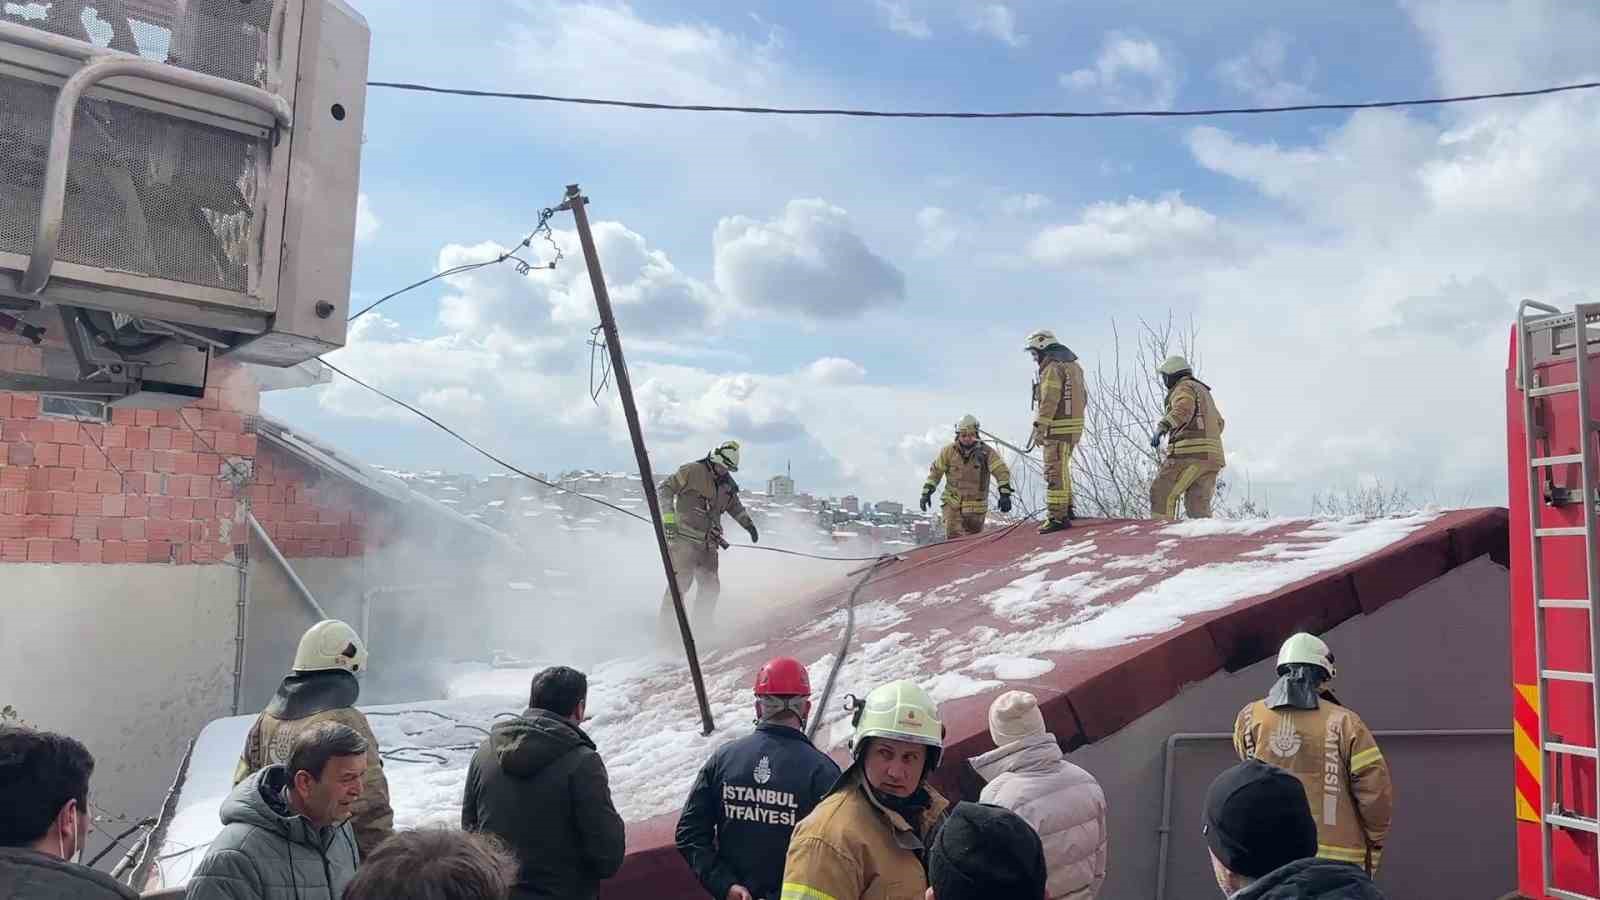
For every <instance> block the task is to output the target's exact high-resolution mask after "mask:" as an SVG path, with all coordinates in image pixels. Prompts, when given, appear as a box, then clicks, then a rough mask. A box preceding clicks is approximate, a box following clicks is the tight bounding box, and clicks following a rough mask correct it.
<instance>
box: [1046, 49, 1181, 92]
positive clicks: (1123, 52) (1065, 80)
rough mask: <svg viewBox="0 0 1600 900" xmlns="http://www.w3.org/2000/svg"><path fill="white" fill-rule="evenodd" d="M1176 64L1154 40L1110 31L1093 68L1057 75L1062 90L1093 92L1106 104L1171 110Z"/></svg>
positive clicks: (1177, 72)
mask: <svg viewBox="0 0 1600 900" xmlns="http://www.w3.org/2000/svg"><path fill="white" fill-rule="evenodd" d="M1179 78H1180V76H1179V71H1178V64H1177V62H1175V61H1174V60H1173V59H1172V57H1171V55H1170V54H1169V53H1168V52H1167V51H1165V50H1163V49H1162V48H1161V45H1159V44H1157V43H1156V42H1155V41H1154V40H1151V39H1150V38H1146V37H1140V36H1137V35H1133V34H1127V33H1124V32H1120V31H1112V32H1109V33H1108V34H1106V36H1105V40H1104V41H1103V42H1102V44H1101V46H1100V55H1099V56H1097V57H1096V58H1095V61H1094V65H1093V66H1090V67H1087V68H1082V69H1075V70H1073V71H1071V72H1069V73H1066V74H1064V75H1062V76H1061V79H1060V80H1061V84H1062V86H1063V87H1067V88H1070V89H1072V90H1075V91H1082V92H1087V93H1094V94H1096V95H1097V96H1099V97H1100V98H1101V99H1102V100H1103V101H1104V102H1105V103H1106V104H1108V105H1111V106H1120V107H1128V108H1141V107H1150V108H1153V109H1171V108H1172V101H1173V100H1175V99H1177V96H1178V82H1179Z"/></svg>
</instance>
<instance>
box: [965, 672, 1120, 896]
mask: <svg viewBox="0 0 1600 900" xmlns="http://www.w3.org/2000/svg"><path fill="white" fill-rule="evenodd" d="M989 736H990V737H992V738H994V742H995V745H996V746H995V749H993V750H991V751H989V752H988V753H985V754H982V755H980V756H975V757H973V758H972V759H971V760H969V763H970V764H971V766H972V767H973V769H975V770H976V771H977V773H978V776H979V777H980V778H982V779H983V780H984V781H985V782H987V783H986V784H985V785H984V788H983V794H982V796H981V797H980V798H979V799H980V800H981V802H983V803H993V804H995V805H996V806H1003V807H1005V808H1006V809H1009V810H1011V811H1012V812H1014V813H1016V814H1017V815H1018V816H1021V817H1022V818H1023V819H1025V820H1026V821H1027V823H1028V824H1029V825H1032V826H1033V828H1034V830H1035V831H1037V832H1039V839H1040V840H1041V841H1042V842H1043V843H1044V858H1045V865H1046V867H1047V868H1048V869H1049V878H1048V880H1047V881H1046V882H1045V896H1046V897H1048V898H1049V900H1062V898H1068V900H1093V898H1094V897H1095V896H1096V895H1097V894H1099V893H1100V887H1101V885H1102V884H1104V883H1105V880H1106V858H1107V853H1106V843H1107V841H1106V839H1107V828H1106V797H1105V793H1104V792H1103V791H1102V790H1101V789H1100V783H1099V782H1097V781H1095V779H1094V776H1093V775H1090V774H1089V773H1088V772H1086V771H1084V770H1083V769H1081V768H1079V767H1078V766H1075V765H1073V764H1072V763H1070V762H1068V761H1067V760H1066V758H1065V757H1064V756H1063V755H1062V753H1061V748H1060V746H1058V745H1057V744H1056V739H1055V736H1054V735H1052V734H1050V733H1048V732H1046V731H1045V727H1044V717H1043V716H1042V715H1041V714H1040V713H1039V701H1038V700H1037V699H1036V698H1035V697H1034V696H1033V695H1032V694H1030V693H1028V692H1026V691H1007V692H1006V693H1004V694H1001V695H1000V696H999V697H996V698H995V701H994V703H993V704H991V705H990V706H989Z"/></svg>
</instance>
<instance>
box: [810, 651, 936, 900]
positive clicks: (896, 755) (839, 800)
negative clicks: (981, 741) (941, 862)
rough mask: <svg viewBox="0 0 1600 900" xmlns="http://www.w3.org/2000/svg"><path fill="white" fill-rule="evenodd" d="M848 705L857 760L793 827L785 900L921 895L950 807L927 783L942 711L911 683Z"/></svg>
mask: <svg viewBox="0 0 1600 900" xmlns="http://www.w3.org/2000/svg"><path fill="white" fill-rule="evenodd" d="M852 706H853V709H854V723H853V724H854V726H855V733H854V735H853V736H852V737H851V739H850V749H851V752H852V753H853V754H854V756H855V761H854V762H853V763H851V765H850V768H848V769H846V770H845V772H844V774H843V775H841V776H839V780H838V781H837V782H836V783H835V784H834V786H833V789H832V790H831V791H830V792H829V793H828V796H827V798H826V799H825V800H823V801H822V802H821V803H819V804H817V808H816V809H815V810H814V811H813V812H812V813H811V815H809V816H806V817H805V818H804V819H803V820H801V822H800V824H799V826H797V827H796V828H795V830H794V837H793V838H792V839H791V840H790V841H789V855H788V858H787V859H786V860H785V861H784V866H783V893H782V895H781V897H782V900H823V898H828V900H862V898H867V897H871V898H874V900H923V897H924V895H925V894H926V892H927V890H928V879H927V870H926V868H925V864H926V860H927V848H928V847H929V845H930V844H931V843H932V838H933V835H934V833H935V832H936V831H938V827H939V825H940V823H941V822H942V821H943V819H944V815H945V811H946V810H947V809H948V808H949V806H950V804H949V802H948V801H946V800H945V799H944V797H941V796H940V795H939V792H938V791H935V790H934V789H933V788H932V787H930V786H929V785H928V775H929V774H931V773H932V772H933V770H934V769H936V768H938V766H939V757H940V754H941V753H943V747H944V726H943V725H942V724H941V723H940V721H939V708H938V706H937V705H936V704H935V703H934V702H933V698H932V697H929V696H928V693H927V691H924V690H923V689H922V688H920V687H918V686H917V684H916V682H912V681H891V682H889V683H888V684H885V685H882V686H880V687H878V688H875V689H874V690H873V691H872V693H870V694H868V695H867V697H866V700H864V701H857V702H855V703H854V704H852Z"/></svg>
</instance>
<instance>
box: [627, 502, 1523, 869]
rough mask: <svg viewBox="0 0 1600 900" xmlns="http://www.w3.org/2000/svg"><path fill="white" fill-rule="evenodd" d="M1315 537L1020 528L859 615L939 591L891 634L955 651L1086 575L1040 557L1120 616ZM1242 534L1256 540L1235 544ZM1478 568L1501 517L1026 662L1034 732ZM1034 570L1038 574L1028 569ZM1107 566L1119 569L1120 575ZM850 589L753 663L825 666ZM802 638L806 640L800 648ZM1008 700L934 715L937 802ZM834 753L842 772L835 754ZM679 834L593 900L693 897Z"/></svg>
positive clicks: (1492, 546)
mask: <svg viewBox="0 0 1600 900" xmlns="http://www.w3.org/2000/svg"><path fill="white" fill-rule="evenodd" d="M1310 524H1311V523H1308V522H1305V521H1299V522H1286V521H1285V522H1274V523H1267V524H1263V525H1260V526H1238V527H1235V526H1230V525H1220V526H1218V530H1219V531H1223V532H1227V531H1228V529H1232V532H1231V533H1217V534H1198V535H1194V536H1183V537H1180V538H1177V539H1176V540H1175V539H1174V537H1173V533H1172V532H1170V531H1168V532H1166V533H1163V531H1164V530H1165V529H1166V528H1167V527H1168V523H1163V522H1129V521H1122V520H1106V521H1092V522H1091V521H1080V522H1079V523H1077V525H1076V526H1075V527H1074V528H1073V529H1072V530H1071V531H1070V532H1067V533H1066V534H1065V535H1061V534H1056V535H1048V536H1040V535H1038V534H1036V533H1034V530H1033V528H1032V527H1030V526H1028V525H1024V526H1023V527H1021V528H1016V529H1012V530H999V531H993V532H987V533H985V534H983V535H979V536H976V537H974V538H970V539H966V540H963V541H958V542H949V543H945V544H937V545H932V546H929V547H923V548H919V549H917V550H914V551H910V552H907V553H904V554H902V555H901V556H900V557H899V558H898V559H897V560H896V561H894V562H892V563H890V564H888V565H886V566H884V567H883V568H882V569H881V570H880V571H878V572H876V573H874V574H873V575H872V577H871V580H870V581H869V582H868V583H867V585H866V587H865V588H863V590H862V592H861V595H860V597H859V599H858V601H857V603H858V607H860V606H861V605H864V604H868V603H871V602H873V601H885V602H894V601H896V600H901V601H904V600H905V596H906V595H907V594H911V593H916V592H922V593H924V594H926V593H929V592H935V591H938V592H940V593H941V595H944V596H945V597H946V598H947V599H948V598H949V596H950V595H952V594H953V595H954V599H953V602H940V603H936V604H930V605H926V606H921V605H915V604H913V607H912V609H913V611H912V614H911V615H910V617H909V618H906V619H904V620H902V621H898V622H896V623H894V624H893V625H892V626H890V627H891V628H892V630H893V631H896V632H909V633H911V634H912V635H915V636H917V637H918V638H920V639H927V638H928V637H929V636H930V634H929V633H930V632H933V631H934V630H935V629H947V630H949V632H951V635H952V640H954V639H955V638H956V637H957V636H960V635H963V634H968V633H971V632H972V629H974V628H975V627H980V626H987V627H989V628H994V629H996V631H998V632H999V633H1000V634H1001V635H1012V634H1018V635H1021V634H1022V633H1023V632H1026V631H1027V630H1028V629H1029V628H1030V627H1031V624H1032V623H1024V622H1021V621H1017V620H1007V619H1002V618H999V617H997V615H996V614H995V612H994V608H993V607H994V605H993V604H992V603H986V602H984V600H983V599H982V598H985V597H986V596H989V597H992V596H993V592H995V591H998V590H1001V589H1003V588H1005V587H1006V586H1008V585H1013V584H1016V583H1017V581H1018V577H1019V575H1023V574H1026V573H1027V572H1028V571H1043V572H1045V573H1046V574H1045V576H1044V580H1046V581H1051V580H1058V579H1062V578H1066V577H1068V576H1069V575H1070V574H1071V573H1072V572H1073V571H1074V570H1075V567H1078V568H1077V570H1078V571H1081V570H1082V569H1081V566H1082V561H1081V560H1077V559H1073V558H1066V557H1065V556H1064V555H1063V554H1059V553H1057V554H1053V557H1062V558H1060V559H1053V557H1052V556H1045V557H1043V559H1045V560H1049V561H1048V562H1046V563H1044V564H1040V562H1039V560H1040V559H1041V555H1042V554H1045V553H1050V552H1051V551H1056V550H1059V549H1060V548H1062V547H1063V546H1068V545H1069V542H1070V545H1080V546H1081V545H1085V544H1090V543H1092V544H1093V547H1094V550H1095V553H1096V554H1097V558H1099V559H1101V560H1102V561H1104V560H1112V561H1113V562H1112V565H1113V566H1120V568H1121V569H1123V570H1126V571H1129V572H1130V573H1131V574H1130V576H1129V578H1127V579H1125V580H1126V582H1127V583H1126V584H1122V585H1120V586H1119V587H1117V588H1116V589H1114V590H1108V591H1106V592H1105V593H1103V594H1101V595H1098V596H1096V597H1094V598H1093V599H1092V600H1091V601H1089V602H1088V603H1087V604H1086V605H1087V606H1089V607H1092V608H1094V609H1095V610H1097V611H1104V610H1108V609H1115V608H1117V607H1119V606H1125V605H1130V604H1129V601H1130V600H1132V601H1133V603H1134V604H1138V603H1140V602H1143V601H1141V600H1136V599H1135V598H1138V597H1145V598H1148V597H1149V594H1147V593H1145V594H1141V592H1145V591H1147V589H1149V588H1151V587H1152V586H1153V585H1156V584H1158V583H1160V582H1162V581H1163V580H1165V579H1167V578H1170V577H1172V576H1173V575H1176V574H1178V573H1180V572H1183V571H1186V570H1190V569H1195V568H1198V567H1201V566H1206V565H1208V564H1222V567H1219V568H1217V569H1215V570H1213V571H1215V572H1217V573H1219V574H1220V576H1221V577H1222V578H1223V579H1224V580H1225V579H1226V577H1227V575H1228V572H1229V571H1230V570H1229V569H1227V568H1226V567H1225V566H1226V564H1230V563H1238V564H1241V566H1242V565H1244V564H1245V563H1248V562H1249V561H1251V560H1263V559H1273V558H1286V559H1292V558H1293V554H1294V551H1295V548H1296V547H1298V546H1305V544H1304V543H1303V542H1304V540H1305V538H1304V535H1305V534H1306V529H1307V528H1308V526H1309V525H1310ZM1204 527H1205V526H1201V528H1202V529H1203V528H1204ZM1245 531H1252V532H1253V533H1242V532H1245ZM1297 541H1300V542H1301V543H1298V544H1297V543H1296V542H1297ZM1273 554H1278V555H1277V556H1274V555H1273ZM1484 554H1488V555H1490V556H1491V557H1492V558H1493V559H1494V560H1495V561H1497V562H1499V563H1501V564H1502V565H1505V564H1506V563H1507V561H1508V560H1507V556H1508V534H1507V514H1506V511H1505V510H1503V509H1482V510H1463V511H1457V512H1450V513H1444V514H1441V515H1439V516H1437V517H1435V518H1433V519H1432V520H1431V521H1427V522H1425V523H1422V524H1420V525H1419V526H1418V527H1417V528H1416V530H1415V531H1413V532H1412V533H1410V534H1409V535H1407V536H1405V537H1402V538H1400V539H1398V540H1396V541H1394V542H1393V543H1389V544H1388V545H1387V546H1383V547H1382V548H1381V549H1377V550H1375V551H1373V552H1371V553H1368V554H1366V555H1363V556H1360V557H1359V558H1356V559H1354V560H1353V561H1351V562H1348V563H1344V564H1340V565H1337V566H1333V567H1330V568H1327V569H1326V570H1324V571H1320V572H1317V573H1315V574H1314V575H1312V576H1310V577H1306V578H1302V579H1300V580H1297V581H1294V582H1293V583H1287V584H1283V585H1281V586H1278V587H1275V588H1272V589H1269V590H1266V591H1262V592H1258V593H1256V594H1255V595H1253V596H1251V595H1249V593H1248V591H1246V592H1244V593H1240V594H1239V595H1238V596H1237V598H1236V599H1233V600H1231V601H1230V602H1228V603H1226V605H1223V606H1220V607H1218V608H1213V609H1210V610H1209V611H1205V612H1199V613H1195V614H1192V615H1183V616H1181V617H1180V618H1181V621H1179V622H1178V623H1177V624H1175V625H1174V626H1173V627H1170V628H1167V629H1165V630H1160V631H1158V632H1156V633H1152V634H1147V635H1141V636H1137V637H1133V638H1131V639H1129V640H1126V641H1124V642H1120V643H1113V644H1112V645H1110V646H1099V647H1087V648H1073V649H1063V650H1044V651H1039V650H1038V649H1037V648H1035V649H1034V651H1033V652H1026V651H1024V655H1027V656H1031V657H1036V658H1042V659H1048V660H1049V661H1050V662H1051V663H1053V664H1054V668H1053V669H1052V670H1051V671H1049V672H1047V673H1046V674H1044V675H1041V676H1038V677H1033V678H1030V679H1028V681H1027V683H1026V687H1027V689H1028V690H1031V691H1033V692H1034V693H1035V694H1036V695H1038V696H1039V699H1040V709H1041V711H1042V712H1043V714H1044V718H1045V723H1046V725H1047V726H1048V727H1049V728H1050V730H1051V731H1052V732H1054V734H1055V735H1056V737H1057V739H1058V740H1059V741H1061V743H1062V744H1063V745H1064V746H1066V747H1067V748H1069V749H1070V748H1072V747H1076V746H1081V745H1082V744H1085V743H1089V742H1092V741H1096V740H1099V739H1101V738H1104V737H1106V736H1108V735H1110V734H1113V733H1115V732H1116V731H1117V730H1118V729H1120V728H1122V727H1124V726H1126V725H1128V724H1130V723H1132V722H1133V721H1135V720H1136V719H1138V718H1139V717H1140V716H1142V715H1144V714H1145V713H1147V712H1149V711H1151V710H1153V709H1155V708H1156V707H1157V706H1160V705H1161V704H1163V703H1165V702H1167V701H1168V700H1170V699H1172V698H1173V697H1175V696H1177V694H1178V692H1179V690H1180V689H1181V688H1182V686H1183V685H1185V684H1188V683H1191V682H1196V681H1200V680H1202V679H1205V678H1207V677H1210V676H1211V675H1213V674H1216V673H1217V672H1219V671H1224V670H1226V671H1236V670H1238V669H1241V668H1244V667H1246V666H1248V665H1251V664H1252V663H1255V662H1258V661H1260V660H1261V659H1264V658H1266V657H1267V656H1269V655H1271V654H1273V653H1275V652H1276V651H1277V648H1278V645H1279V644H1280V643H1281V642H1282V641H1283V639H1284V638H1286V637H1287V636H1288V635H1290V634H1293V633H1294V632H1296V631H1311V632H1314V633H1320V632H1323V631H1326V630H1328V629H1330V628H1332V627H1333V626H1335V625H1337V624H1339V623H1340V622H1343V621H1344V620H1346V619H1348V618H1350V617H1352V616H1354V615H1356V614H1358V613H1371V612H1373V611H1375V610H1377V609H1379V608H1381V607H1383V606H1384V605H1386V604H1388V603H1390V602H1392V601H1394V600H1396V599H1398V598H1400V597H1402V596H1404V595H1406V594H1407V593H1409V592H1410V591H1412V590H1413V589H1415V588H1417V587H1420V586H1421V585H1423V584H1425V583H1426V582H1428V581H1431V580H1432V579H1434V578H1436V577H1438V576H1440V575H1443V574H1444V573H1446V572H1448V571H1449V570H1450V569H1452V568H1454V567H1456V566H1459V565H1462V564H1464V563H1466V562H1468V561H1469V560H1472V559H1476V558H1477V557H1479V556H1482V555H1484ZM1153 557H1158V558H1160V560H1161V561H1160V564H1159V566H1146V567H1143V568H1141V566H1140V564H1139V563H1138V562H1136V561H1138V560H1143V559H1151V558H1153ZM1030 559H1031V560H1033V562H1031V563H1027V562H1026V561H1028V560H1030ZM1118 560H1122V561H1128V562H1127V563H1117V562H1116V561H1118ZM1128 563H1131V564H1128ZM1141 572H1142V573H1143V574H1142V575H1141V574H1140V573H1141ZM1135 576H1138V577H1135ZM855 580H856V579H855V577H851V578H849V579H847V580H846V581H845V582H843V583H841V584H840V585H838V586H837V587H836V589H834V590H831V591H828V592H825V593H823V594H820V595H818V596H815V597H812V598H810V599H808V600H806V601H804V602H802V603H799V604H797V605H796V607H795V609H794V618H793V619H792V620H791V621H789V622H786V623H777V624H776V625H775V626H774V627H773V628H772V630H771V633H770V634H769V635H768V637H771V635H786V634H787V635H789V636H788V637H778V638H777V639H774V640H769V642H768V644H767V646H766V648H765V650H764V651H763V652H764V653H766V654H768V655H776V654H779V653H784V654H789V655H793V656H796V657H799V658H801V659H816V658H818V657H819V656H821V655H823V654H825V653H829V652H831V651H832V650H833V649H834V648H835V646H836V645H837V642H838V634H837V629H828V630H819V629H815V628H812V629H810V630H809V631H807V629H806V628H805V627H804V626H805V625H807V624H809V623H811V622H814V621H815V620H816V619H818V618H820V617H823V616H826V615H828V614H830V613H832V612H834V611H835V610H836V609H837V608H838V607H839V605H840V603H841V602H842V601H843V600H844V598H845V596H846V595H847V594H848V592H849V590H850V587H851V586H852V585H853V583H854V581H855ZM956 582H960V583H959V584H954V583H956ZM1046 602H1047V603H1048V600H1046ZM1059 605H1060V606H1061V607H1063V610H1051V609H1048V608H1046V609H1044V610H1043V611H1042V612H1043V614H1051V613H1054V612H1061V611H1065V610H1067V609H1070V607H1069V604H1068V603H1067V602H1066V601H1061V602H1060V604H1059ZM1036 621H1037V616H1036V617H1035V622H1036ZM801 632H805V633H806V634H809V635H810V636H808V637H796V636H795V635H796V634H798V633H801ZM878 636H881V634H880V635H878ZM872 637H873V636H871V635H858V638H857V641H856V645H857V646H858V647H859V646H860V645H861V643H862V641H863V639H864V638H865V639H868V640H870V639H872ZM745 662H748V660H746V661H745ZM724 665H732V663H727V664H724ZM706 668H707V673H708V678H709V677H710V676H711V675H712V674H714V673H715V672H717V671H718V670H719V668H720V667H719V665H718V664H717V661H716V659H715V658H713V659H712V661H711V663H710V664H708V665H707V667H706ZM924 674H925V675H932V674H935V673H934V672H927V673H924ZM1019 686H1020V685H1019ZM1009 687H1010V685H1009V684H1008V685H1002V686H997V687H993V688H990V689H986V690H983V691H982V692H980V693H977V694H975V695H973V696H966V697H961V698H959V699H954V700H949V701H947V702H944V703H942V704H941V707H940V711H941V715H942V718H943V720H944V723H945V726H946V729H947V743H946V751H945V755H944V759H943V761H942V763H941V765H940V768H939V770H938V772H937V773H936V774H935V776H934V782H935V784H936V785H937V786H938V787H939V788H940V789H941V790H942V791H943V792H944V793H945V794H946V795H947V796H951V797H955V796H957V795H959V793H960V790H959V781H960V778H961V774H960V773H961V772H962V771H963V770H964V769H965V768H966V766H965V762H966V760H967V759H968V758H970V757H972V756H975V755H977V754H979V753H982V752H984V751H987V750H989V749H991V748H992V747H993V743H992V742H991V741H990V738H989V733H988V707H989V704H990V702H991V701H992V700H993V698H994V696H995V694H997V693H998V692H1000V691H1002V690H1006V689H1008V688H1009ZM837 701H838V697H837V696H836V697H835V698H834V700H833V701H832V702H831V704H830V705H833V706H836V705H837ZM1225 725H1226V723H1221V724H1219V726H1218V727H1219V729H1220V728H1222V727H1224V726H1225ZM835 755H836V756H837V757H840V758H841V759H842V758H843V757H842V751H836V754H835ZM676 823H677V814H676V813H671V814H667V815H662V816H658V817H656V818H653V819H650V820H648V821H645V822H637V823H631V824H630V825H629V826H628V858H627V862H626V863H625V864H624V866H623V868H622V871H621V872H620V873H619V874H618V876H617V877H616V878H613V879H611V880H610V881H607V882H605V884H604V886H603V890H602V896H603V897H608V898H621V897H636V896H647V895H648V896H651V897H662V898H672V897H683V898H700V897H704V896H705V894H704V891H703V890H702V889H701V888H700V886H699V884H698V882H696V881H695V879H694V876H693V875H692V874H691V873H690V872H689V870H688V868H687V866H686V865H685V864H684V862H683V860H682V858H681V857H680V856H679V855H678V852H677V850H676V848H675V847H674V845H673V829H674V828H675V826H676Z"/></svg>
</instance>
